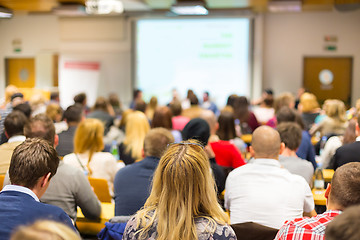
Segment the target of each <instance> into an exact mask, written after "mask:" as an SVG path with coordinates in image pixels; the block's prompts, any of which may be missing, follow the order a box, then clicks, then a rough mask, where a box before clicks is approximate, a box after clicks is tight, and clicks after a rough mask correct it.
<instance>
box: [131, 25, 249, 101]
mask: <svg viewBox="0 0 360 240" xmlns="http://www.w3.org/2000/svg"><path fill="white" fill-rule="evenodd" d="M135 30H136V34H135V39H136V40H135V41H136V42H135V46H136V48H135V58H134V61H135V64H134V65H135V69H134V71H135V72H134V73H135V74H134V75H135V84H134V87H135V88H139V89H141V90H142V91H143V96H144V99H145V101H149V99H150V98H151V97H152V96H157V97H158V102H159V103H160V104H162V105H164V104H167V103H169V102H170V101H171V98H172V90H173V89H176V90H177V91H178V93H179V94H180V97H182V98H185V97H186V93H187V90H188V89H192V90H193V91H194V92H195V93H196V95H197V96H198V98H199V100H200V101H201V100H202V94H203V92H204V91H208V92H209V93H210V97H211V99H212V100H213V101H215V102H216V103H217V105H218V106H220V107H221V106H224V105H225V104H226V100H227V97H228V96H229V95H230V94H234V93H235V94H238V95H245V96H249V95H250V69H251V68H250V60H249V59H250V57H249V56H250V20H249V19H248V18H205V19H203V18H202V19H196V18H193V19H188V18H184V19H141V20H138V21H136V28H135Z"/></svg>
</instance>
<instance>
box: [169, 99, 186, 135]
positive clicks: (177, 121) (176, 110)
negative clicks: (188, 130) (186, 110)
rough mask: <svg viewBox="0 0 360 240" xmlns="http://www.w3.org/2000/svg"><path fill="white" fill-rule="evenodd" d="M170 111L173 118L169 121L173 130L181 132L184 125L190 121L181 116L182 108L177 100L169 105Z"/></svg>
mask: <svg viewBox="0 0 360 240" xmlns="http://www.w3.org/2000/svg"><path fill="white" fill-rule="evenodd" d="M170 109H171V112H172V114H173V117H172V119H171V121H172V126H173V129H174V130H178V131H182V130H183V129H184V127H185V125H186V124H187V123H188V122H189V121H190V118H188V117H185V116H182V115H181V113H182V107H181V102H180V101H178V100H175V101H173V102H171V103H170Z"/></svg>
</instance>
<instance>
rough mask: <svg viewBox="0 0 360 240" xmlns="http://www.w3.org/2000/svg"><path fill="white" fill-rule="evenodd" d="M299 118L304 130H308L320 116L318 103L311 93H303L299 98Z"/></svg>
mask: <svg viewBox="0 0 360 240" xmlns="http://www.w3.org/2000/svg"><path fill="white" fill-rule="evenodd" d="M298 109H299V111H300V112H301V117H302V119H303V121H304V124H305V129H306V130H309V129H310V128H311V126H312V124H314V122H315V118H316V117H317V116H318V115H319V114H320V110H321V109H320V107H319V103H318V101H317V99H316V96H315V95H314V94H312V93H307V92H306V93H303V94H302V95H301V97H300V102H299V106H298Z"/></svg>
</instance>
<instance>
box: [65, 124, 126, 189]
mask: <svg viewBox="0 0 360 240" xmlns="http://www.w3.org/2000/svg"><path fill="white" fill-rule="evenodd" d="M103 134H104V125H103V123H102V122H101V121H100V120H98V119H93V118H88V119H86V120H84V121H82V122H81V123H80V124H79V126H78V128H77V129H76V132H75V136H74V153H71V154H68V155H65V157H64V159H63V161H64V162H65V163H67V164H70V165H72V166H75V167H77V168H80V169H81V170H83V171H84V173H85V174H86V175H88V176H91V177H94V178H103V179H106V180H107V182H108V185H109V191H110V194H111V195H113V183H114V177H115V174H116V172H117V170H118V169H119V168H120V167H121V165H118V164H117V162H116V159H115V157H114V156H113V155H111V154H110V153H108V152H101V151H102V150H103V148H104V143H103Z"/></svg>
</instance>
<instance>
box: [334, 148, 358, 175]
mask: <svg viewBox="0 0 360 240" xmlns="http://www.w3.org/2000/svg"><path fill="white" fill-rule="evenodd" d="M349 162H360V142H354V143H349V144H345V145H343V146H341V147H339V148H338V149H337V150H336V152H335V154H334V157H333V159H332V160H331V167H332V168H333V169H334V170H336V169H337V168H338V167H340V166H342V165H344V164H346V163H349Z"/></svg>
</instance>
